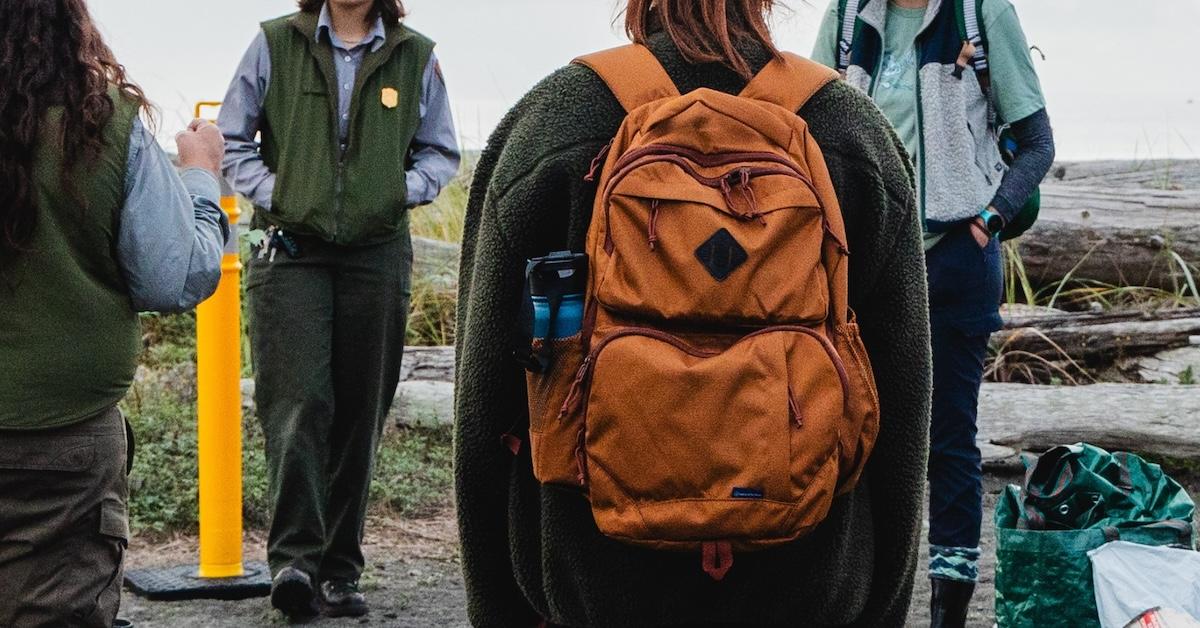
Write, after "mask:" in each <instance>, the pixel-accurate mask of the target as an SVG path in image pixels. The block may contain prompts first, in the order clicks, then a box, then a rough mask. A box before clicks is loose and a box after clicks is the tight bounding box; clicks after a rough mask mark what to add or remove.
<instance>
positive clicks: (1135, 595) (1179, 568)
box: [1088, 541, 1200, 628]
mask: <svg viewBox="0 0 1200 628" xmlns="http://www.w3.org/2000/svg"><path fill="white" fill-rule="evenodd" d="M1088 556H1089V557H1090V558H1091V560H1092V581H1093V583H1094V584H1095V587H1096V607H1097V609H1098V610H1099V611H1100V625H1101V626H1102V627H1103V628H1123V627H1124V626H1126V625H1127V624H1128V623H1129V622H1130V621H1132V620H1134V619H1136V618H1137V617H1138V616H1139V615H1141V614H1142V613H1145V612H1146V611H1147V610H1148V609H1151V608H1155V607H1163V608H1171V609H1177V610H1180V611H1184V612H1186V613H1188V614H1190V615H1191V616H1192V617H1195V618H1200V552H1193V551H1189V550H1183V549H1174V548H1170V547H1152V546H1149V545H1138V544H1137V543H1128V542H1125V541H1114V542H1112V543H1107V544H1105V545H1103V546H1101V547H1099V548H1097V549H1094V550H1092V551H1090V552H1088Z"/></svg>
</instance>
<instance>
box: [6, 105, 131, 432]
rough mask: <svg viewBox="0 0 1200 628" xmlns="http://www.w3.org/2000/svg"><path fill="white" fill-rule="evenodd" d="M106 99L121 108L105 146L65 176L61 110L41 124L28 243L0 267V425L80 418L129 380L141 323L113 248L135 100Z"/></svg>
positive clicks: (114, 398) (116, 396)
mask: <svg viewBox="0 0 1200 628" xmlns="http://www.w3.org/2000/svg"><path fill="white" fill-rule="evenodd" d="M110 97H111V98H113V101H114V102H115V103H116V105H117V107H116V112H115V114H114V115H113V117H112V120H110V121H109V123H108V125H107V127H105V129H104V143H105V147H104V149H103V150H102V151H101V152H100V155H99V157H98V158H97V159H96V160H95V161H94V162H91V163H84V164H80V165H78V166H76V167H75V168H74V169H73V170H72V172H71V174H70V175H69V176H70V181H69V182H65V181H64V178H63V169H62V163H63V154H62V148H61V146H59V144H58V142H57V141H55V138H56V137H57V136H58V133H59V130H60V125H61V120H62V112H61V109H59V108H52V109H50V111H49V112H48V113H47V114H46V117H45V118H44V119H43V122H42V128H41V139H40V140H39V141H38V148H37V151H36V155H35V157H34V165H33V186H34V190H35V191H36V194H37V203H38V216H37V227H36V229H35V231H34V236H33V241H32V242H31V243H30V246H29V250H28V251H26V252H23V253H21V254H20V255H19V256H18V257H17V258H16V261H15V262H14V263H12V264H10V265H9V266H8V267H7V268H0V430H6V429H7V430H13V429H15V430H31V429H47V428H54V427H62V426H65V425H71V424H72V423H78V422H80V421H82V420H85V419H88V418H91V417H92V416H93V415H95V414H97V413H98V412H100V411H102V410H105V409H106V408H108V407H109V406H111V405H113V404H115V403H117V402H118V401H120V400H121V398H122V397H124V396H125V392H126V391H127V390H128V389H129V386H130V384H131V383H132V382H133V373H134V370H135V369H136V368H137V355H138V351H139V350H140V349H141V330H140V327H139V325H138V317H137V313H136V312H134V311H133V305H132V303H131V301H130V299H129V292H128V289H127V288H126V285H125V280H124V278H123V276H122V274H121V270H120V268H119V266H118V265H117V260H116V258H115V254H114V252H115V251H116V248H117V247H116V240H117V231H118V224H119V219H120V213H121V208H122V206H123V204H124V201H125V170H126V166H127V163H126V161H127V158H128V152H129V134H130V133H131V131H132V130H133V120H134V118H135V117H136V116H137V106H136V105H134V104H132V103H130V102H128V101H126V100H125V99H123V98H120V97H117V96H116V94H115V92H111V93H110ZM65 183H69V185H67V184H65Z"/></svg>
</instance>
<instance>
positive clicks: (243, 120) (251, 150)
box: [217, 31, 275, 210]
mask: <svg viewBox="0 0 1200 628" xmlns="http://www.w3.org/2000/svg"><path fill="white" fill-rule="evenodd" d="M270 82H271V51H270V48H269V47H268V46H267V36H266V34H265V33H263V32H262V31H259V32H258V36H257V37H255V38H254V41H253V42H251V44H250V48H249V49H248V50H247V51H246V54H245V56H243V57H242V61H241V63H240V64H238V68H237V73H236V74H235V75H234V77H233V82H231V83H230V84H229V90H228V91H227V92H226V93H225V100H224V102H223V104H222V105H221V113H220V115H219V116H218V118H217V126H218V127H220V128H221V133H222V134H223V135H224V136H225V161H224V162H223V163H222V164H221V169H222V170H223V171H224V174H225V179H226V180H227V181H229V185H231V186H233V189H234V190H236V191H237V192H238V193H239V194H241V195H242V196H245V197H246V198H248V199H250V201H251V202H252V203H254V206H255V207H261V208H263V209H267V210H269V209H271V196H272V194H273V193H274V192H275V173H273V172H271V170H270V169H269V168H267V164H266V163H264V162H263V159H262V155H261V154H260V153H259V151H258V149H259V145H258V140H257V136H258V131H259V129H260V126H261V124H262V119H263V99H264V98H265V97H266V95H267V85H269V84H270Z"/></svg>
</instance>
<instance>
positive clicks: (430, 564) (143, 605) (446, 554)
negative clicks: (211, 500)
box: [122, 473, 1196, 628]
mask: <svg viewBox="0 0 1200 628" xmlns="http://www.w3.org/2000/svg"><path fill="white" fill-rule="evenodd" d="M1017 479H1018V478H1017V477H1016V476H1003V475H996V474H995V473H992V474H989V475H988V477H987V479H986V484H985V497H984V506H985V514H984V529H983V562H982V564H981V565H980V582H979V587H978V589H977V590H976V595H975V599H974V603H973V604H972V606H971V616H970V620H969V622H968V625H969V626H971V627H972V628H991V627H992V626H993V625H994V613H993V608H992V600H993V596H994V594H995V589H994V585H993V580H992V575H993V573H994V572H995V547H996V541H995V531H994V529H993V526H992V515H993V513H994V512H995V507H996V501H997V498H998V496H999V494H1000V491H1001V490H1002V489H1003V487H1004V485H1006V484H1008V483H1010V482H1015V481H1017ZM1192 486H1193V487H1195V486H1196V485H1195V484H1193V485H1192ZM367 539H368V546H367V556H368V559H369V560H371V561H372V562H371V564H370V565H369V566H368V570H367V573H366V574H365V575H364V577H363V584H364V589H365V590H366V592H367V595H368V597H369V600H370V602H371V605H372V612H371V615H370V616H369V617H367V618H365V619H362V620H352V619H350V620H318V621H315V622H313V624H312V625H319V626H359V625H369V626H397V627H405V628H408V627H413V628H416V627H422V628H425V627H434V626H437V627H442V626H447V627H458V626H467V625H468V624H467V620H466V613H465V611H464V605H465V594H464V592H463V582H462V575H461V571H460V569H461V567H460V563H459V559H458V549H457V546H456V526H455V524H454V520H453V513H452V512H444V513H442V514H440V515H439V516H437V517H434V518H432V519H423V520H416V521H393V520H383V519H375V520H372V521H370V522H369V524H368V530H367ZM383 539H386V542H381V540H383ZM195 556H196V541H195V539H194V538H191V537H181V538H178V539H175V540H173V541H170V542H168V543H156V544H142V543H140V542H139V541H138V540H137V539H135V540H134V542H133V544H132V545H131V548H130V560H129V563H130V565H129V566H130V568H138V567H147V566H162V565H178V564H185V563H187V562H189V561H192V562H194V561H195ZM246 556H247V559H248V560H263V559H264V557H265V550H264V540H263V538H262V537H261V535H258V534H252V535H248V538H247V541H246ZM921 556H922V567H921V568H919V569H918V573H917V578H916V588H915V590H914V591H913V604H912V608H911V610H910V611H909V616H908V625H909V626H927V625H928V624H929V619H928V618H929V615H928V613H929V611H928V607H929V580H928V579H927V578H925V577H924V571H923V569H924V568H923V564H924V560H925V557H926V556H928V550H927V548H926V547H925V545H924V544H922V547H921ZM124 604H125V606H124V608H123V609H122V616H123V617H125V618H127V619H130V620H131V621H133V622H134V623H135V625H136V626H137V627H138V628H225V627H229V628H232V627H235V626H236V627H239V628H241V627H247V626H282V625H284V624H285V622H284V621H283V619H282V618H281V617H280V615H279V614H277V613H275V612H273V611H272V610H271V609H270V607H269V605H268V603H267V601H266V600H264V599H258V600H248V601H243V602H214V601H198V602H173V603H166V602H147V601H145V600H142V599H140V598H138V597H136V596H134V595H132V594H130V593H128V592H127V593H126V595H125V598H124Z"/></svg>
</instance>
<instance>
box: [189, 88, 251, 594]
mask: <svg viewBox="0 0 1200 628" xmlns="http://www.w3.org/2000/svg"><path fill="white" fill-rule="evenodd" d="M219 104H220V103H208V102H206V103H199V104H197V105H196V117H197V118H199V117H200V114H201V111H202V109H203V108H204V107H212V106H217V105H219ZM221 209H223V210H225V213H226V214H228V215H229V224H230V225H236V224H237V221H238V216H239V211H238V204H237V198H236V197H235V196H233V194H232V193H229V194H224V195H223V196H222V197H221ZM241 275H242V262H241V260H240V259H239V257H238V246H237V241H236V238H231V239H230V243H229V245H228V246H227V247H226V248H225V257H224V259H223V260H222V262H221V283H220V286H219V287H218V288H217V292H216V294H214V295H213V296H212V297H211V298H209V299H208V300H207V301H205V302H204V303H201V304H200V306H199V307H198V308H196V380H197V390H198V392H199V395H198V398H197V401H196V411H197V412H196V413H197V416H198V419H199V420H198V431H199V441H198V446H199V450H200V451H199V456H200V569H199V575H200V577H201V578H235V577H239V576H242V575H244V570H243V568H242V386H241V381H242V380H241V377H242V325H241V321H242V298H241Z"/></svg>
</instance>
